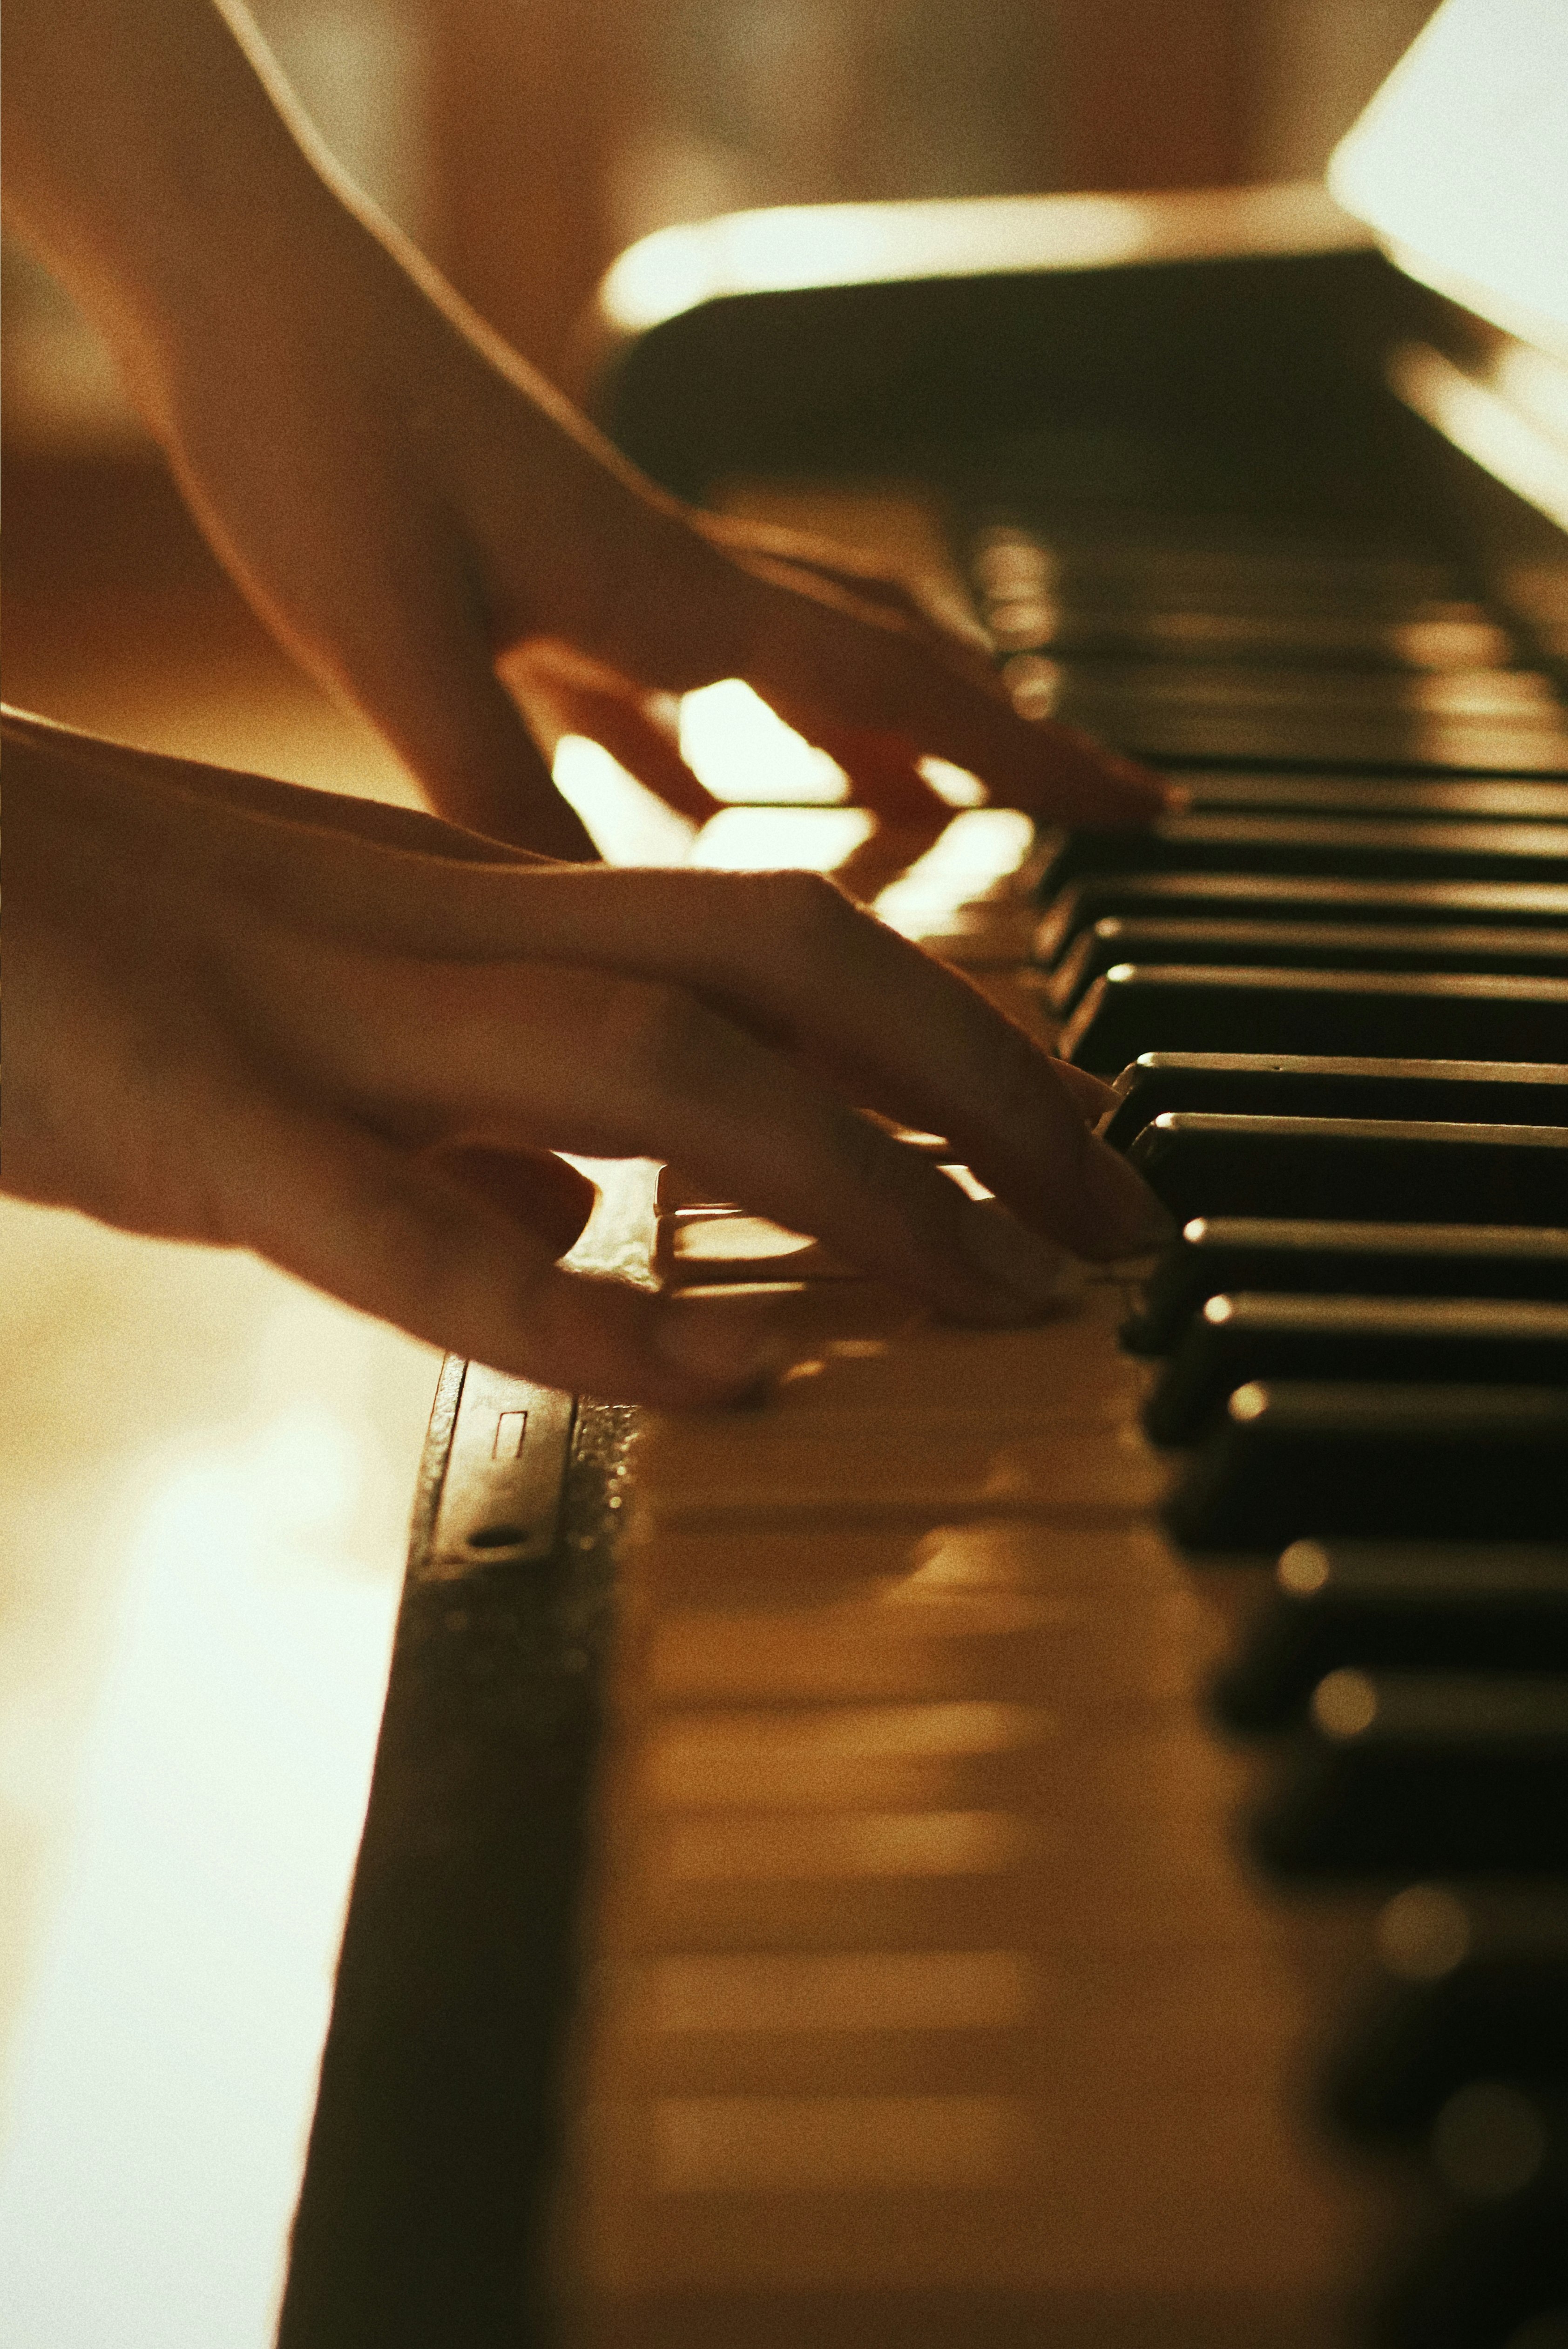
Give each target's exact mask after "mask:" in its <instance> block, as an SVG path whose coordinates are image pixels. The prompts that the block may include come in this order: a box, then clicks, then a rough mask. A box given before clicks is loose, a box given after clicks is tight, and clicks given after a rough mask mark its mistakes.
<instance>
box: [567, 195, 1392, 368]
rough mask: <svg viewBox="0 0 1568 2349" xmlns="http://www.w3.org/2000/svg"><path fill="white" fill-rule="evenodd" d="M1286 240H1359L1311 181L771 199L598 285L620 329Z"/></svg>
mask: <svg viewBox="0 0 1568 2349" xmlns="http://www.w3.org/2000/svg"><path fill="white" fill-rule="evenodd" d="M1238 241H1239V242H1240V243H1242V244H1243V246H1244V247H1245V248H1246V249H1248V250H1250V251H1253V252H1270V251H1279V252H1285V251H1294V250H1295V249H1296V248H1297V247H1299V246H1301V245H1302V244H1303V243H1306V244H1315V245H1318V246H1324V245H1329V244H1336V243H1341V244H1347V243H1357V242H1358V241H1359V232H1358V231H1357V228H1356V227H1355V225H1354V224H1353V223H1351V222H1346V220H1345V219H1344V217H1343V216H1342V215H1340V214H1337V213H1336V212H1335V209H1334V207H1333V206H1332V205H1331V204H1329V203H1328V202H1327V201H1326V198H1325V197H1324V195H1323V193H1322V191H1321V190H1320V189H1317V188H1315V187H1313V186H1310V185H1302V186H1284V187H1271V188H1243V189H1235V188H1226V189H1222V190H1218V191H1210V190H1198V191H1183V192H1181V193H1178V194H1175V195H1170V194H1167V195H1162V196H1161V198H1160V199H1159V200H1158V202H1148V201H1145V200H1142V199H1140V198H1139V197H1137V196H1112V195H1084V196H1077V195H1074V196H1065V195H1064V196H989V197H978V198H970V199H968V200H966V201H964V202H925V201H918V200H917V201H914V202H902V203H880V204H780V205H778V206H775V207H773V208H772V209H770V210H768V211H765V212H728V213H726V214H723V215H722V216H721V217H720V218H718V219H717V220H709V221H702V222H696V223H693V224H691V225H687V226H682V227H676V228H664V229H659V230H657V231H655V233H654V234H653V235H652V236H646V237H644V238H643V239H642V240H641V242H640V243H636V244H634V245H633V246H631V248H630V249H629V250H628V251H627V252H625V253H624V254H622V255H621V257H620V259H619V260H618V261H617V262H616V263H615V264H614V267H613V268H612V269H611V270H610V272H609V274H608V275H607V276H606V277H605V279H604V282H603V285H602V286H601V288H600V294H599V306H600V310H601V313H602V315H603V317H604V320H605V322H606V324H607V325H608V326H611V327H613V328H614V329H616V330H617V331H619V332H621V333H624V334H641V333H644V332H645V331H646V329H647V328H648V327H650V326H658V325H659V324H660V323H661V321H663V320H664V319H666V318H673V317H676V316H678V315H679V313H680V312H682V311H683V310H692V309H695V308H696V306H697V305H699V304H700V303H703V302H713V301H718V300H720V299H723V298H725V297H727V296H728V295H738V294H757V293H766V292H783V291H788V290H789V289H790V288H792V287H799V286H807V285H870V284H882V285H887V284H890V283H892V282H894V281H896V280H899V279H904V278H912V277H966V276H975V275H983V274H987V273H989V272H997V271H1009V270H1022V269H1040V268H1047V267H1049V268H1053V269H1104V268H1108V267H1110V266H1113V265H1114V264H1116V263H1118V262H1128V261H1150V260H1156V259H1171V260H1174V259H1176V258H1179V257H1181V256H1188V255H1191V256H1195V255H1198V254H1204V253H1211V252H1227V251H1232V250H1233V249H1235V247H1236V245H1237V243H1238Z"/></svg>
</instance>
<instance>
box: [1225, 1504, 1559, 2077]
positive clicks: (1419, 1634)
mask: <svg viewBox="0 0 1568 2349" xmlns="http://www.w3.org/2000/svg"><path fill="white" fill-rule="evenodd" d="M1344 1664H1355V1665H1358V1666H1360V1667H1361V1668H1362V1669H1364V1670H1369V1669H1376V1668H1381V1669H1388V1668H1394V1669H1398V1670H1405V1671H1412V1670H1416V1669H1433V1668H1435V1669H1437V1670H1439V1671H1441V1670H1449V1671H1483V1672H1499V1671H1538V1672H1540V1671H1549V1672H1564V1673H1568V1548H1561V1549H1559V1548H1552V1547H1546V1546H1543V1545H1540V1544H1527V1543H1508V1542H1484V1543H1468V1542H1421V1543H1414V1544H1412V1543H1398V1542H1315V1541H1299V1542H1293V1543H1292V1544H1291V1546H1290V1547H1289V1548H1288V1549H1287V1550H1286V1551H1285V1553H1284V1557H1282V1558H1281V1559H1280V1562H1279V1565H1278V1566H1277V1568H1275V1570H1274V1587H1273V1588H1272V1589H1271V1591H1270V1592H1269V1594H1268V1596H1267V1598H1266V1599H1264V1601H1263V1603H1262V1604H1261V1605H1260V1606H1259V1607H1258V1609H1257V1610H1256V1612H1255V1613H1254V1614H1253V1617H1252V1619H1251V1620H1250V1621H1249V1622H1248V1623H1247V1625H1246V1627H1245V1630H1244V1631H1243V1637H1242V1641H1241V1645H1240V1649H1239V1651H1238V1652H1237V1654H1236V1656H1235V1657H1234V1659H1233V1661H1231V1662H1230V1663H1229V1664H1227V1665H1226V1667H1225V1668H1224V1670H1223V1671H1222V1673H1221V1674H1220V1675H1219V1676H1218V1678H1217V1679H1216V1681H1215V1682H1214V1684H1213V1688H1212V1692H1211V1696H1212V1704H1213V1707H1214V1710H1215V1712H1216V1713H1218V1715H1219V1717H1220V1719H1221V1720H1222V1721H1223V1722H1224V1723H1226V1725H1227V1726H1228V1727H1230V1728H1232V1729H1240V1730H1245V1731H1251V1732H1257V1731H1264V1730H1272V1729H1283V1728H1285V1727H1287V1726H1288V1725H1289V1724H1290V1723H1292V1722H1293V1721H1295V1719H1296V1718H1297V1717H1298V1716H1299V1714H1300V1713H1301V1712H1302V1709H1303V1707H1304V1706H1305V1703H1306V1701H1307V1699H1308V1698H1309V1697H1310V1696H1311V1694H1312V1692H1313V1690H1314V1689H1315V1687H1316V1686H1317V1683H1318V1682H1319V1681H1321V1680H1322V1679H1324V1677H1325V1676H1326V1674H1327V1673H1329V1672H1331V1671H1336V1670H1337V1669H1338V1668H1339V1667H1340V1666H1341V1665H1344ZM1565 1957H1568V1944H1565ZM1564 2031H1565V2034H1568V2020H1565V2023H1564Z"/></svg>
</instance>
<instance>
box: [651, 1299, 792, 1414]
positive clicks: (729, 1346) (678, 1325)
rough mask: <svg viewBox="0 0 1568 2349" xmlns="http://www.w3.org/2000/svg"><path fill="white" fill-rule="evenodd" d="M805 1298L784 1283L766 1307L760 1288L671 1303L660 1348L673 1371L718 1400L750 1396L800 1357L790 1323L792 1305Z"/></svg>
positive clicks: (663, 1314)
mask: <svg viewBox="0 0 1568 2349" xmlns="http://www.w3.org/2000/svg"><path fill="white" fill-rule="evenodd" d="M799 1294H800V1291H799V1288H795V1287H791V1286H789V1285H787V1284H785V1283H782V1282H780V1283H779V1285H778V1287H777V1288H773V1289H771V1290H770V1291H769V1296H768V1299H767V1301H766V1302H765V1303H764V1302H762V1301H761V1300H760V1299H758V1295H757V1292H756V1290H755V1288H753V1289H752V1290H751V1291H750V1292H749V1293H742V1292H740V1291H731V1292H729V1293H728V1294H726V1293H725V1292H724V1291H722V1290H715V1289H705V1290H704V1291H703V1292H702V1293H701V1294H700V1295H693V1294H691V1293H689V1292H688V1293H687V1294H686V1296H684V1297H682V1296H678V1295H677V1296H675V1297H670V1298H666V1299H665V1302H664V1305H663V1307H662V1309H661V1310H660V1314H659V1319H658V1324H657V1330H656V1333H655V1346H656V1347H657V1349H658V1352H659V1354H660V1356H661V1358H662V1359H663V1360H664V1361H665V1362H666V1363H667V1364H668V1365H669V1367H670V1369H671V1370H672V1371H679V1372H680V1374H681V1376H682V1377H683V1378H687V1379H696V1380H697V1381H700V1383H701V1384H702V1385H703V1386H704V1387H706V1388H708V1389H710V1390H711V1391H712V1392H713V1393H714V1394H716V1395H741V1394H746V1393H749V1392H751V1391H752V1390H754V1389H755V1388H758V1387H760V1386H764V1385H766V1384H767V1383H768V1382H769V1380H771V1379H775V1378H777V1377H778V1375H779V1371H783V1370H785V1369H787V1368H788V1367H789V1363H790V1362H792V1361H794V1359H795V1357H796V1355H797V1354H798V1353H799V1346H797V1345H795V1344H794V1343H793V1342H792V1340H791V1330H790V1326H789V1305H790V1302H791V1301H792V1299H794V1298H796V1297H797V1296H798V1295H799Z"/></svg>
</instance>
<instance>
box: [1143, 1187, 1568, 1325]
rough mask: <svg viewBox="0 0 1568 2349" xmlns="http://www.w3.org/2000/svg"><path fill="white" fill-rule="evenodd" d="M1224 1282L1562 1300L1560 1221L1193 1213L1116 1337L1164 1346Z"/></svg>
mask: <svg viewBox="0 0 1568 2349" xmlns="http://www.w3.org/2000/svg"><path fill="white" fill-rule="evenodd" d="M1233 1289H1251V1290H1264V1291H1265V1292H1268V1293H1271V1294H1278V1293H1280V1292H1282V1291H1285V1292H1289V1291H1295V1292H1296V1293H1298V1294H1301V1295H1305V1296H1325V1297H1334V1296H1347V1295H1355V1296H1359V1297H1517V1298H1533V1299H1541V1300H1544V1301H1547V1302H1553V1301H1554V1302H1556V1303H1559V1304H1563V1303H1568V1230H1562V1229H1553V1228H1547V1227H1544V1226H1543V1227H1542V1229H1540V1230H1538V1231H1537V1230H1532V1229H1530V1228H1528V1227H1526V1226H1520V1225H1485V1224H1409V1223H1400V1224H1371V1223H1328V1222H1319V1221H1316V1220H1308V1219H1306V1218H1302V1219H1299V1220H1295V1221H1292V1220H1289V1219H1286V1218H1283V1217H1282V1218H1279V1219H1277V1220H1276V1219H1274V1218H1273V1217H1267V1216H1193V1217H1192V1218H1191V1220H1190V1221H1189V1222H1188V1223H1187V1224H1185V1225H1184V1226H1182V1229H1181V1235H1180V1237H1178V1238H1177V1239H1176V1240H1175V1241H1174V1242H1173V1243H1172V1245H1171V1247H1169V1248H1168V1249H1167V1250H1166V1251H1165V1253H1164V1255H1163V1256H1161V1258H1160V1260H1159V1262H1158V1264H1157V1265H1156V1266H1155V1268H1154V1270H1153V1272H1152V1273H1151V1274H1150V1278H1149V1280H1148V1282H1147V1284H1146V1286H1145V1288H1144V1290H1143V1294H1142V1296H1141V1298H1140V1300H1139V1305H1138V1309H1137V1310H1136V1311H1135V1312H1134V1314H1133V1316H1132V1318H1131V1319H1130V1321H1129V1322H1128V1324H1127V1326H1126V1328H1125V1329H1124V1330H1123V1331H1122V1339H1123V1342H1124V1343H1125V1344H1126V1345H1128V1346H1130V1348H1131V1349H1132V1350H1133V1351H1134V1352H1135V1353H1140V1354H1162V1353H1165V1352H1168V1351H1169V1350H1170V1348H1171V1346H1173V1345H1174V1344H1175V1342H1176V1340H1177V1339H1178V1338H1179V1336H1180V1335H1181V1331H1182V1330H1184V1329H1185V1327H1186V1325H1187V1323H1188V1321H1189V1320H1190V1319H1191V1316H1192V1315H1193V1314H1194V1313H1195V1312H1197V1311H1198V1310H1199V1309H1200V1308H1201V1307H1202V1304H1203V1303H1204V1301H1205V1299H1208V1298H1211V1297H1218V1296H1220V1295H1222V1294H1223V1293H1224V1292H1226V1291H1228V1290H1233Z"/></svg>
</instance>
